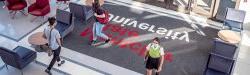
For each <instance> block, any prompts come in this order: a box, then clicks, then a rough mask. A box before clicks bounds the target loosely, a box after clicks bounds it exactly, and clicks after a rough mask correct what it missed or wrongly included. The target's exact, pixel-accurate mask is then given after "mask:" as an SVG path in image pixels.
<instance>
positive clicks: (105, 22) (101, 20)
mask: <svg viewBox="0 0 250 75" xmlns="http://www.w3.org/2000/svg"><path fill="white" fill-rule="evenodd" d="M104 15H105V17H104V18H99V17H96V19H97V20H98V21H99V22H100V23H101V24H107V23H108V22H109V12H108V11H107V10H104Z"/></svg>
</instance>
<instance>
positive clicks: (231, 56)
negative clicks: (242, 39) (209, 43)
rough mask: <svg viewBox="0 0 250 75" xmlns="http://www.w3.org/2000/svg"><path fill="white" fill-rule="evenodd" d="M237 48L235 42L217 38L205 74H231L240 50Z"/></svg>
mask: <svg viewBox="0 0 250 75" xmlns="http://www.w3.org/2000/svg"><path fill="white" fill-rule="evenodd" d="M237 48H238V46H237V45H235V44H232V43H228V42H225V41H223V40H221V39H218V38H217V39H215V40H214V48H213V49H212V50H211V52H210V54H209V58H208V62H207V66H206V69H205V71H204V75H231V74H232V70H233V69H234V66H235V61H236V59H237V56H238V52H239V51H238V49H237Z"/></svg>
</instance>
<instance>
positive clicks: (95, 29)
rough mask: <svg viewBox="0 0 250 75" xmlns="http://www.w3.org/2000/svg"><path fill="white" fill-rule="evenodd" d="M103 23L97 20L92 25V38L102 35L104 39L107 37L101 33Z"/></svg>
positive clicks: (95, 38)
mask: <svg viewBox="0 0 250 75" xmlns="http://www.w3.org/2000/svg"><path fill="white" fill-rule="evenodd" d="M103 27H104V25H103V24H101V23H99V22H95V23H94V25H93V40H97V36H99V37H102V38H104V39H106V40H107V39H109V38H108V36H107V35H105V34H103V33H102V29H103Z"/></svg>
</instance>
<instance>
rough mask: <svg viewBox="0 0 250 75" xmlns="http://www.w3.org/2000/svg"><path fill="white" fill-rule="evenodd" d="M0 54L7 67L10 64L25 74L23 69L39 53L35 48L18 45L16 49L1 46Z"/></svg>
mask: <svg viewBox="0 0 250 75" xmlns="http://www.w3.org/2000/svg"><path fill="white" fill-rule="evenodd" d="M0 56H1V58H2V60H3V62H4V63H5V65H6V68H7V69H8V66H12V67H15V68H17V69H19V70H20V71H21V74H22V75H23V72H22V69H23V68H24V67H26V66H27V65H28V64H30V63H31V62H33V61H34V60H35V59H36V57H37V54H36V52H35V51H33V50H30V49H27V48H24V47H21V46H18V47H16V48H15V49H14V50H9V49H6V48H3V47H0Z"/></svg>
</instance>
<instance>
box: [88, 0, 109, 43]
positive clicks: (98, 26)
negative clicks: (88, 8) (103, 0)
mask: <svg viewBox="0 0 250 75" xmlns="http://www.w3.org/2000/svg"><path fill="white" fill-rule="evenodd" d="M93 10H94V12H95V13H94V16H95V17H96V19H95V23H94V25H93V31H92V32H93V40H92V41H91V45H93V44H95V43H97V36H99V37H102V38H104V39H105V43H108V42H109V41H110V39H109V37H108V36H107V35H105V34H104V33H102V29H103V27H104V26H105V25H104V24H102V23H101V22H99V20H98V19H97V18H105V17H107V16H105V13H104V12H105V11H104V10H103V9H102V8H101V6H100V4H99V2H98V0H94V3H93Z"/></svg>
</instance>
